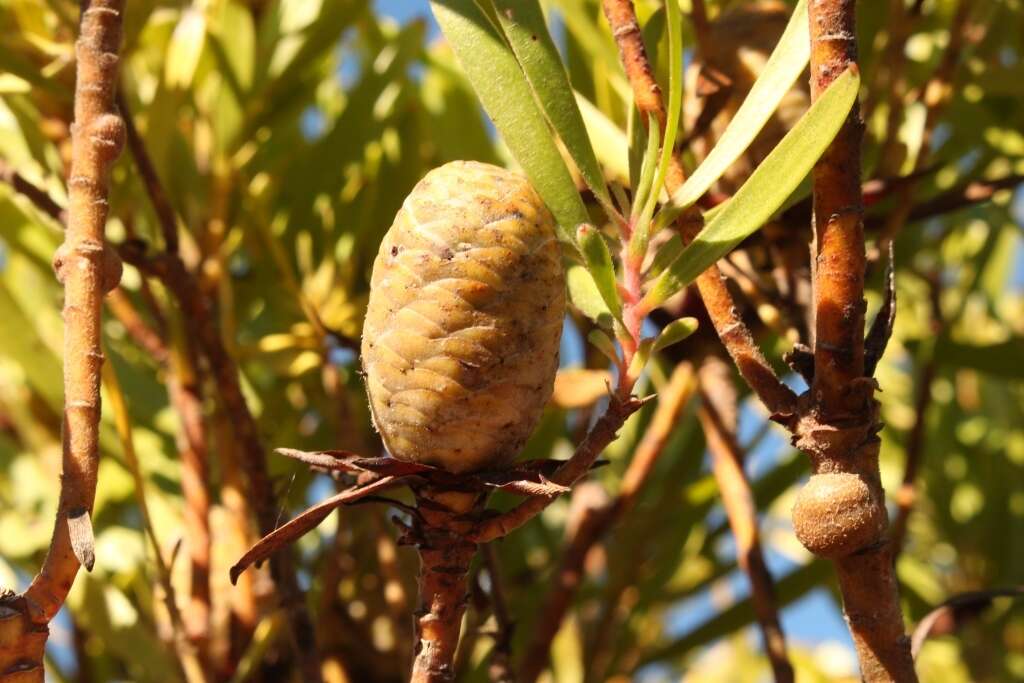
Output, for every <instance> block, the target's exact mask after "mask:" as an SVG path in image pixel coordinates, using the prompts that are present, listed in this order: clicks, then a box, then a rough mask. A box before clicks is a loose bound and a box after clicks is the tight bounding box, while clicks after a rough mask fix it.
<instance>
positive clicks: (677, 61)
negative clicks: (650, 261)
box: [629, 2, 683, 259]
mask: <svg viewBox="0 0 1024 683" xmlns="http://www.w3.org/2000/svg"><path fill="white" fill-rule="evenodd" d="M665 13H666V17H665V18H666V22H667V24H668V83H669V94H668V112H667V115H666V118H665V137H664V139H663V140H662V143H661V158H660V159H659V161H658V172H657V174H656V175H655V177H654V183H653V184H652V185H651V191H650V193H649V194H648V195H647V198H646V201H645V202H644V206H643V210H642V211H641V212H640V217H639V219H638V220H637V222H636V225H635V226H634V228H633V236H632V239H630V243H629V250H630V253H631V254H632V255H633V257H634V258H637V259H642V258H643V256H644V254H646V253H647V244H648V241H649V240H650V235H651V216H653V215H654V207H655V206H656V205H657V204H658V199H659V197H660V196H661V189H662V187H663V186H664V184H665V175H666V174H667V173H668V165H669V161H671V159H672V152H673V150H674V148H675V144H676V131H677V130H678V128H679V112H680V109H681V108H682V106H683V41H682V37H681V36H680V33H679V31H680V24H681V23H682V18H681V17H680V16H679V5H677V4H676V3H675V2H666V3H665Z"/></svg>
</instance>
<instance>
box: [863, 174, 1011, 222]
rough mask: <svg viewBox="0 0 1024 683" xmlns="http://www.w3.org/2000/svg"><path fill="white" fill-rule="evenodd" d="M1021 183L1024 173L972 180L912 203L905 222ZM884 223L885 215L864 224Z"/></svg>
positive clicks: (971, 203) (939, 213) (954, 208)
mask: <svg viewBox="0 0 1024 683" xmlns="http://www.w3.org/2000/svg"><path fill="white" fill-rule="evenodd" d="M1021 183H1024V175H1017V174H1013V175H1008V176H1004V177H1002V178H995V179H993V180H972V181H970V182H967V183H965V184H963V185H958V186H956V187H954V188H951V189H949V190H946V191H945V192H942V193H940V194H937V195H936V196H934V197H932V198H931V199H929V200H927V201H924V202H921V203H919V204H916V205H914V206H913V207H911V209H910V211H909V212H908V213H907V216H906V222H907V223H913V222H915V221H921V220H924V219H926V218H934V217H935V216H943V215H945V214H947V213H952V212H954V211H959V210H960V209H965V208H968V207H970V206H974V205H975V204H981V203H982V202H987V201H989V200H990V199H992V196H993V195H994V194H995V193H996V192H999V191H1000V190H1008V189H1012V188H1015V187H1017V186H1018V185H1020V184H1021ZM886 215H888V213H887V214H886ZM885 223H886V217H885V216H875V217H871V218H868V219H867V220H866V221H865V223H864V226H865V228H867V229H868V230H872V229H877V228H881V227H884V225H885Z"/></svg>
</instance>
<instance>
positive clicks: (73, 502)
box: [0, 0, 124, 681]
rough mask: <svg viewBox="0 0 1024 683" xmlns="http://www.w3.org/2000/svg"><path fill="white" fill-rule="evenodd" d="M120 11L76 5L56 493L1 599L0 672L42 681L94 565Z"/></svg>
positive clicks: (110, 283)
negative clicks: (51, 516) (36, 565)
mask: <svg viewBox="0 0 1024 683" xmlns="http://www.w3.org/2000/svg"><path fill="white" fill-rule="evenodd" d="M121 12H122V2H121V1H120V0H93V1H92V2H85V3H83V5H82V14H81V20H80V33H79V39H78V42H77V43H76V46H75V47H76V53H77V57H78V63H77V68H76V80H75V103H74V123H73V124H72V153H71V171H70V174H69V178H68V193H69V198H70V207H69V209H68V214H67V215H68V226H67V231H66V233H65V240H64V244H63V245H61V247H60V248H59V249H58V250H57V253H56V255H55V256H54V267H55V270H56V272H57V278H58V279H59V280H60V281H61V282H62V283H63V284H64V325H65V331H64V421H63V428H62V443H63V459H62V474H61V487H60V489H61V492H60V501H59V503H58V508H57V519H56V522H55V524H54V529H53V538H52V540H51V541H50V548H49V551H48V552H47V555H46V559H45V560H44V561H43V566H42V568H41V569H40V571H39V573H38V574H37V575H36V576H35V578H34V579H33V580H32V583H31V584H30V585H29V587H28V589H27V590H26V591H25V594H24V598H22V599H18V598H10V597H8V598H7V599H5V600H4V604H3V606H2V614H0V616H3V617H6V619H5V621H7V623H8V624H11V625H13V626H14V628H5V629H3V635H2V638H0V680H18V681H22V680H39V681H42V680H43V648H44V647H45V644H46V637H47V634H48V628H47V624H48V623H49V622H50V620H51V619H53V617H54V616H55V615H56V614H57V611H58V610H59V609H60V607H61V605H63V604H64V600H65V599H66V598H67V595H68V592H69V591H70V590H71V585H72V584H73V583H74V580H75V576H76V575H77V574H78V569H79V567H80V566H85V568H86V569H87V570H91V569H92V565H93V561H94V560H95V554H94V542H93V532H92V521H91V513H92V506H93V501H94V499H95V495H96V472H97V469H98V465H99V420H100V369H101V367H102V364H103V353H102V349H101V334H102V331H101V308H102V305H103V295H104V294H105V293H106V292H107V291H109V290H111V289H113V288H114V287H115V286H116V285H117V283H118V281H119V280H120V278H121V267H120V261H119V260H117V257H116V255H114V254H113V253H112V252H111V251H110V250H109V249H107V247H106V243H105V240H104V229H105V227H106V222H107V212H108V204H107V192H108V187H109V178H110V170H111V168H112V166H113V164H114V162H115V160H116V159H117V157H118V155H119V154H120V152H121V148H122V147H123V146H124V122H123V121H122V120H121V117H120V116H118V115H117V112H116V109H115V107H114V89H115V87H116V83H117V71H118V64H119V59H120V58H119V57H118V50H119V48H120V45H121ZM16 187H17V185H16ZM21 191H24V188H21ZM41 199H42V197H37V198H36V200H37V201H39V200H41ZM44 203H45V202H44ZM51 215H52V212H51ZM12 612H13V614H12Z"/></svg>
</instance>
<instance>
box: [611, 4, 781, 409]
mask: <svg viewBox="0 0 1024 683" xmlns="http://www.w3.org/2000/svg"><path fill="white" fill-rule="evenodd" d="M602 4H603V7H604V13H605V16H606V17H607V19H608V23H609V25H610V26H611V29H612V35H613V36H614V37H615V42H616V43H617V44H618V47H619V54H620V56H621V58H622V64H623V67H624V68H625V70H626V77H627V78H628V79H629V83H630V85H631V86H632V89H633V100H634V103H635V104H636V106H637V109H638V110H639V111H640V120H641V121H643V122H644V125H646V124H647V121H648V116H650V115H653V116H654V117H655V118H656V119H657V120H658V122H659V123H660V124H661V130H665V117H666V114H665V103H664V101H663V100H662V97H661V88H660V87H659V86H658V83H657V81H656V80H655V79H654V75H653V72H652V70H651V66H650V62H649V61H648V59H647V53H646V50H645V49H644V43H643V37H642V35H641V33H640V25H639V23H638V22H637V18H636V11H635V10H634V8H633V3H632V2H631V0H604V1H603V3H602ZM685 180H686V175H685V173H684V171H683V165H682V161H681V159H680V157H679V154H678V153H673V154H672V159H671V163H670V165H669V170H668V173H667V175H666V177H665V184H666V186H667V188H668V190H669V192H674V191H675V190H677V189H678V188H679V187H681V186H682V184H683V182H684V181H685ZM702 225H703V219H702V218H701V216H700V211H699V210H698V209H697V208H696V207H691V208H690V209H688V210H687V211H685V212H683V214H682V215H681V216H680V217H679V219H678V222H677V227H678V230H679V233H680V236H681V237H682V239H683V241H684V242H686V243H689V242H690V241H692V240H693V239H694V238H695V237H696V236H697V234H698V233H699V232H700V229H701V227H702ZM697 289H698V290H699V291H700V295H701V299H703V301H704V306H705V308H706V309H707V311H708V315H709V317H710V318H711V322H712V324H713V325H714V327H715V331H716V332H717V333H718V336H719V338H720V339H721V340H722V344H724V345H725V348H726V350H727V351H728V352H729V355H730V356H732V358H733V360H734V361H735V362H736V365H737V367H738V368H739V371H740V374H741V375H742V376H743V378H744V379H745V380H746V381H747V383H748V384H749V385H750V387H751V389H753V391H754V392H755V393H756V394H757V395H758V396H759V397H760V398H761V400H762V401H763V402H764V403H765V405H767V406H768V408H769V410H771V411H772V412H773V413H782V414H786V413H791V412H792V410H793V406H794V405H795V402H796V395H795V394H794V393H793V391H792V390H790V389H789V388H788V387H787V386H786V385H784V384H783V383H782V382H781V381H780V380H779V378H778V377H777V376H776V375H775V371H774V370H772V368H771V366H770V365H768V361H766V360H765V358H764V355H763V354H762V353H761V350H760V349H759V348H758V347H757V344H756V343H755V342H754V337H753V335H752V334H751V332H750V329H749V328H748V327H747V326H746V324H745V323H744V322H743V319H742V318H741V317H740V315H739V311H738V309H737V307H736V303H735V302H734V301H733V298H732V294H730V292H729V290H728V288H727V287H726V283H725V279H724V278H723V277H722V274H721V272H720V271H719V270H718V267H717V266H711V267H710V268H708V269H707V270H706V271H704V273H702V274H701V275H700V277H698V278H697Z"/></svg>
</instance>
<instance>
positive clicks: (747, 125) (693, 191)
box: [661, 0, 810, 224]
mask: <svg viewBox="0 0 1024 683" xmlns="http://www.w3.org/2000/svg"><path fill="white" fill-rule="evenodd" d="M809 58H810V38H809V37H808V25H807V0H800V2H799V3H798V4H797V6H796V7H795V8H794V9H793V15H792V16H791V17H790V19H789V23H788V24H787V25H786V30H785V32H784V33H783V34H782V37H781V38H779V42H778V44H776V46H775V49H774V50H773V51H772V54H771V56H770V57H769V58H768V62H767V63H766V64H765V66H764V70H763V71H762V72H761V75H760V76H758V78H757V81H755V82H754V85H753V87H751V88H750V92H749V93H748V94H747V97H746V98H745V99H744V100H743V104H741V105H740V108H739V110H738V111H737V112H736V115H735V116H734V117H733V119H732V121H730V122H729V126H728V127H727V128H726V129H725V132H724V133H723V134H722V137H721V138H720V139H719V140H718V142H717V144H715V146H714V148H713V149H712V150H711V153H710V154H708V157H707V158H706V159H705V160H704V162H703V163H702V164H701V165H700V166H698V167H697V168H696V170H694V172H693V175H691V176H690V177H689V178H688V179H687V181H686V182H685V183H683V186H682V187H680V188H679V189H678V190H677V191H676V192H675V193H673V195H672V199H671V203H670V204H669V205H668V206H667V207H666V209H665V210H667V211H669V212H670V213H674V214H675V215H678V213H679V212H681V211H683V210H685V209H686V208H687V207H689V206H691V205H692V204H693V203H694V202H696V201H697V200H698V199H700V198H701V196H702V195H703V194H704V193H705V192H707V191H708V188H709V187H711V185H712V184H713V183H714V182H715V181H716V180H718V179H719V178H721V177H722V174H723V173H725V171H726V170H727V169H728V168H729V166H731V165H732V163H733V162H734V161H736V159H738V158H739V156H740V155H741V154H743V152H744V151H746V149H747V147H749V146H750V143H752V142H753V141H754V138H755V137H757V134H758V133H759V132H761V129H762V128H763V127H764V124H765V123H767V122H768V119H770V118H771V116H772V113H773V112H774V111H775V109H776V108H777V107H778V106H779V102H780V101H782V98H783V97H784V96H785V95H786V93H787V92H789V89H790V88H791V87H792V85H793V82H794V81H796V79H797V78H798V77H799V76H800V74H801V73H802V72H803V70H804V67H806V66H807V61H808V59H809ZM673 217H674V216H673ZM661 222H662V224H667V223H668V222H669V220H668V218H667V217H666V218H665V219H663V221H661Z"/></svg>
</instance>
